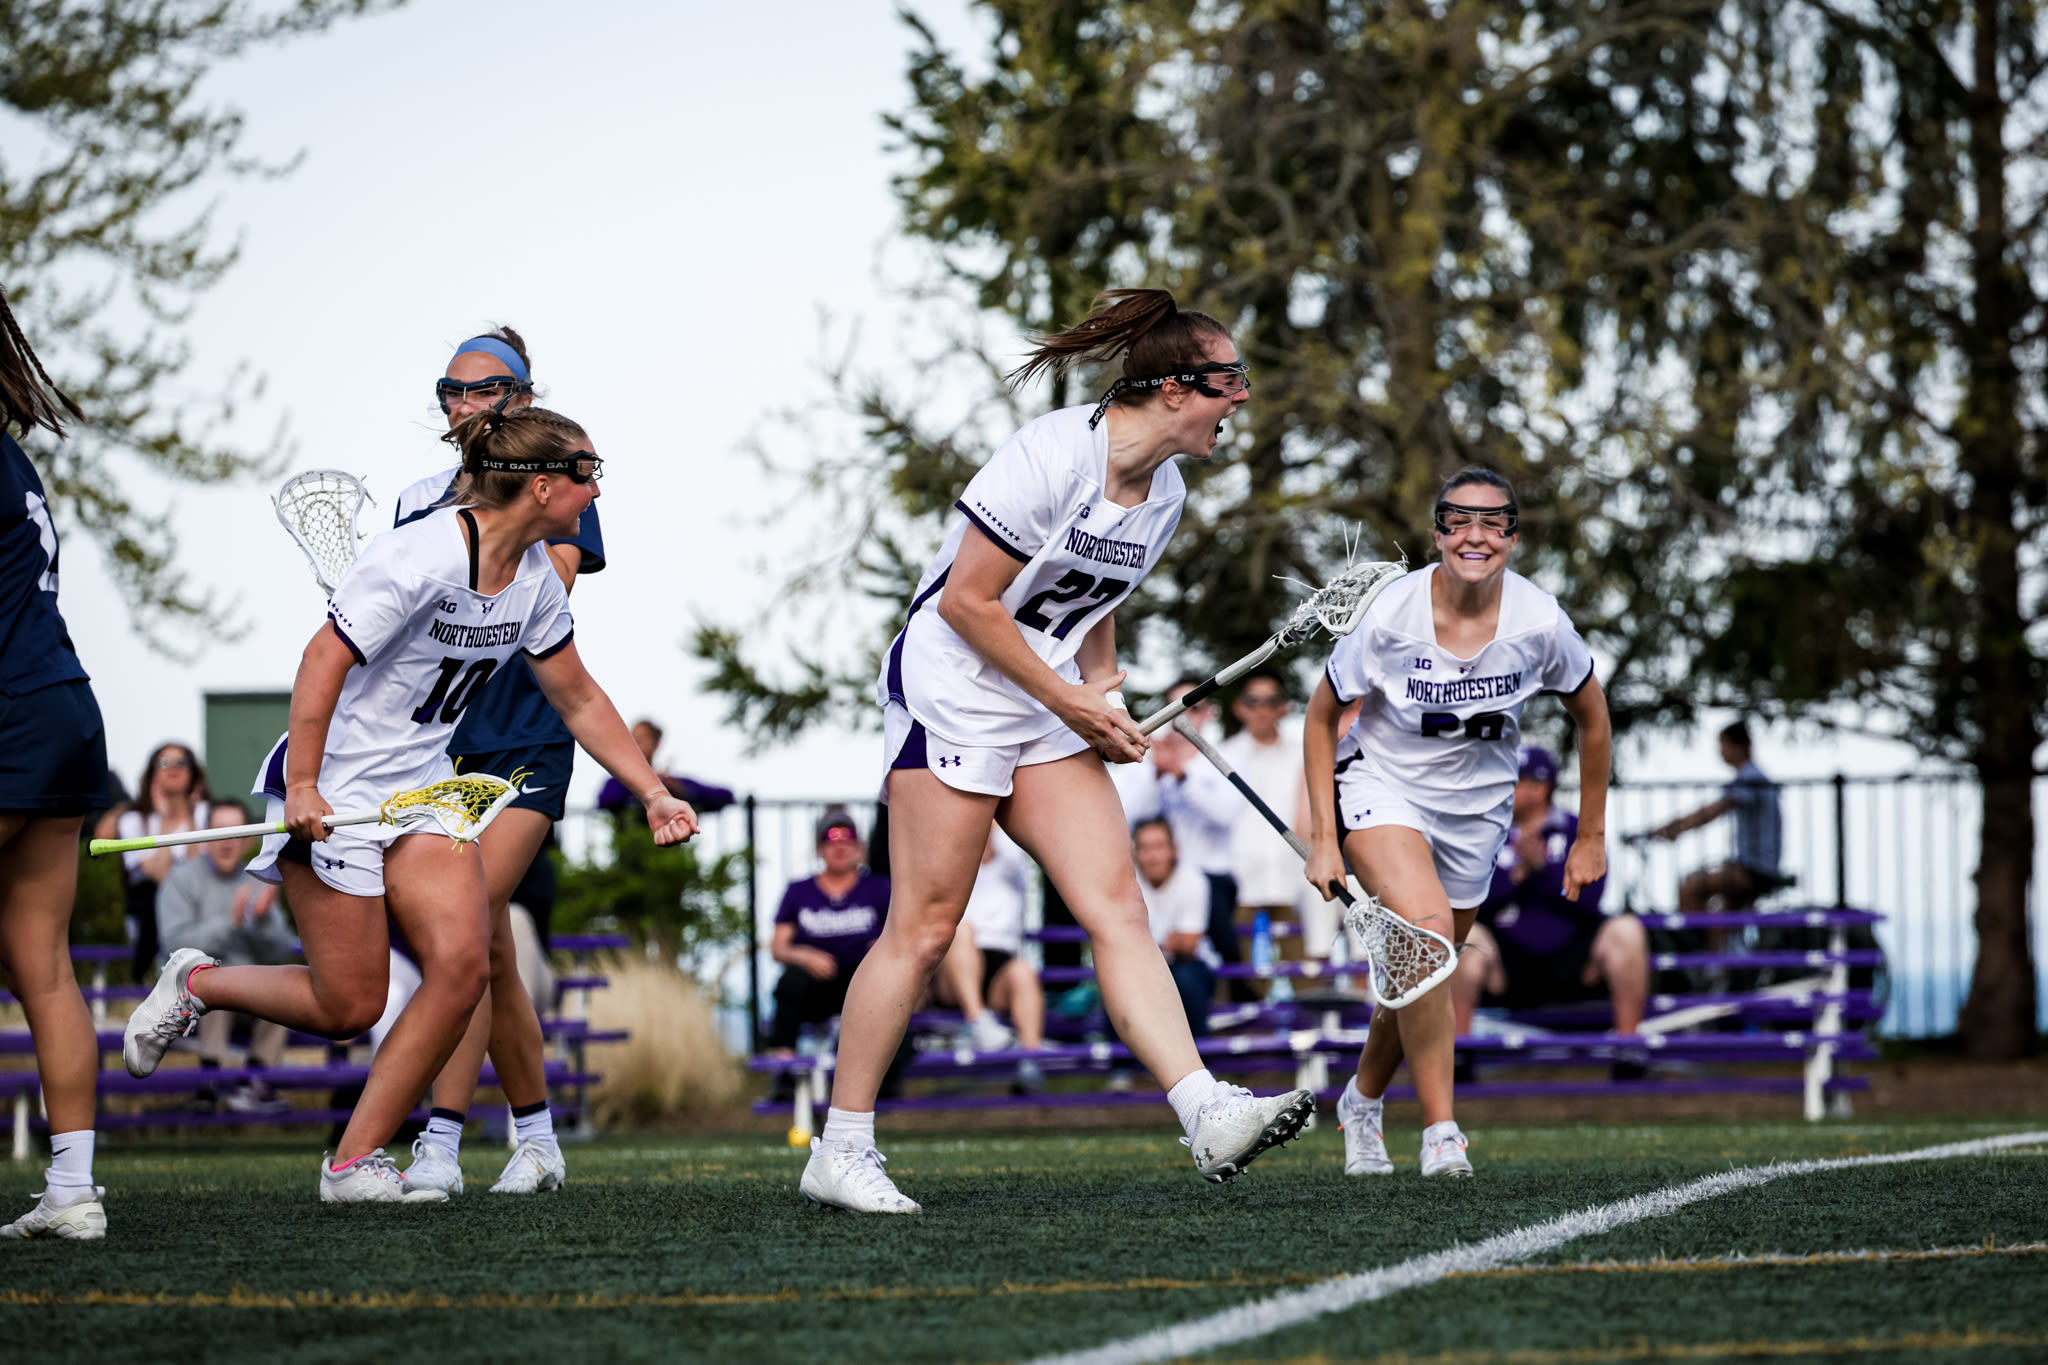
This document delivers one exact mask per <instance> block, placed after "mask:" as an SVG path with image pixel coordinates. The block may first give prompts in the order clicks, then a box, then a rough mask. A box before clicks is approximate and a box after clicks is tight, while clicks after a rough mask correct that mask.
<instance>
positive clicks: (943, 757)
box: [939, 754, 967, 768]
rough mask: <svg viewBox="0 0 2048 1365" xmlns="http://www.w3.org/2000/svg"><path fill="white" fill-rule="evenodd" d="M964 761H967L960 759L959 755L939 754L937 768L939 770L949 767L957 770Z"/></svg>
mask: <svg viewBox="0 0 2048 1365" xmlns="http://www.w3.org/2000/svg"><path fill="white" fill-rule="evenodd" d="M966 761H967V760H966V759H964V758H962V757H961V756H960V755H958V754H940V755H939V766H940V767H941V768H944V767H949V766H950V767H954V768H957V767H959V766H961V765H962V764H964V763H965V762H966Z"/></svg>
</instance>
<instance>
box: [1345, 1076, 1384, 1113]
mask: <svg viewBox="0 0 2048 1365" xmlns="http://www.w3.org/2000/svg"><path fill="white" fill-rule="evenodd" d="M1337 1103H1339V1104H1357V1105H1363V1106H1364V1107H1365V1108H1367V1109H1378V1108H1379V1107H1380V1106H1381V1105H1383V1104H1385V1103H1386V1097H1385V1096H1384V1095H1382V1096H1381V1097H1380V1098H1378V1099H1373V1098H1371V1097H1369V1096H1368V1095H1367V1094H1366V1093H1365V1092H1364V1091H1363V1090H1360V1089H1359V1088H1358V1075H1357V1073H1356V1072H1354V1073H1352V1076H1351V1079H1350V1080H1348V1081H1346V1082H1344V1094H1343V1095H1342V1097H1340V1098H1339V1099H1338V1101H1337Z"/></svg>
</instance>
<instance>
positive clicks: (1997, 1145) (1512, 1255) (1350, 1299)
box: [1035, 1132, 2048, 1365]
mask: <svg viewBox="0 0 2048 1365" xmlns="http://www.w3.org/2000/svg"><path fill="white" fill-rule="evenodd" d="M2043 1141H2048V1132H2034V1133H2007V1134H2004V1135H2002V1136H1999V1137H1989V1138H1978V1139H1975V1140H1973V1141H1970V1142H1951V1143H1946V1144H1944V1145H1942V1146H1939V1147H1922V1148H1920V1149H1918V1150H1917V1151H1911V1152H1890V1153H1883V1154H1879V1155H1876V1156H1852V1157H1832V1158H1828V1159H1825V1160H1817V1161H1792V1162H1785V1163H1783V1164H1779V1165H1772V1166H1745V1167H1742V1168H1740V1169H1738V1170H1733V1171H1724V1172H1722V1173H1721V1174H1720V1175H1710V1176H1704V1177H1702V1178H1700V1179H1698V1180H1694V1181H1690V1182H1688V1183H1686V1184H1683V1185H1673V1186H1670V1187H1668V1188H1666V1189H1662V1190H1654V1191H1652V1192H1651V1193H1649V1194H1639V1195H1633V1196H1631V1197H1630V1198H1627V1199H1620V1200H1616V1201H1615V1202H1614V1203H1612V1204H1601V1205H1598V1206H1596V1207H1594V1208H1590V1209H1585V1210H1582V1211H1581V1212H1579V1213H1569V1214H1566V1215H1565V1216H1564V1217H1562V1218H1553V1219H1552V1220H1551V1221H1549V1222H1548V1223H1538V1224H1536V1225H1535V1226H1533V1227H1526V1228H1517V1229H1515V1230H1514V1231H1513V1232H1504V1233H1502V1234H1501V1235H1500V1236H1498V1237H1489V1238H1487V1239H1486V1240H1485V1241H1483V1242H1478V1243H1474V1244H1473V1245H1471V1246H1458V1247H1452V1248H1451V1249H1450V1250H1448V1251H1437V1252H1431V1253H1430V1254H1429V1255H1427V1256H1417V1257H1414V1258H1413V1259H1411V1260H1406V1261H1402V1262H1401V1263H1400V1264H1398V1265H1391V1266H1386V1267H1384V1268H1382V1269H1379V1270H1368V1271H1366V1272H1364V1273H1363V1274H1358V1275H1340V1276H1338V1277H1337V1278H1336V1279H1333V1280H1325V1281H1324V1282H1323V1283H1321V1284H1317V1285H1310V1286H1309V1287H1308V1288H1306V1289H1295V1290H1289V1291H1287V1292H1285V1293H1280V1294H1274V1295H1272V1296H1270V1297H1268V1298H1264V1299H1259V1300H1256V1301H1254V1302H1252V1303H1245V1304H1239V1305H1238V1306H1237V1307H1235V1308H1227V1309H1225V1310H1224V1311H1222V1312H1220V1313H1212V1314H1210V1315H1209V1316H1208V1317H1205V1318H1196V1319H1194V1320H1193V1321H1192V1322H1184V1323H1181V1324H1179V1325H1178V1326H1174V1327H1162V1328H1159V1329H1158V1330H1156V1331H1151V1332H1145V1333H1141V1334H1140V1335H1138V1336H1134V1337H1128V1338H1126V1339H1124V1340H1123V1341H1113V1342H1110V1343H1109V1344H1108V1345H1106V1346H1098V1347H1095V1348H1094V1349H1093V1350H1088V1351H1075V1352H1072V1353H1071V1354H1068V1355H1059V1356H1042V1357H1040V1358H1039V1360H1038V1361H1037V1362H1035V1365H1142V1363H1143V1362H1147V1361H1154V1360H1173V1359H1177V1358H1179V1357H1181V1356H1190V1355H1195V1354H1197V1353H1198V1352H1202V1351H1213V1350H1216V1349H1217V1348H1218V1347H1222V1346H1231V1345H1235V1344H1236V1343H1238V1342H1241V1341H1250V1340H1252V1339H1253V1338H1255V1337H1262V1336H1265V1335H1267V1334H1268V1333H1271V1332H1277V1331H1279V1330H1280V1329H1281V1328H1283V1327H1293V1326H1295V1325H1296V1324H1298V1323H1303V1322H1307V1321H1309V1320H1310V1319H1311V1318H1318V1317H1321V1316H1323V1315H1324V1314H1325V1313H1341V1312H1343V1311H1344V1310H1345V1309H1347V1308H1355V1307H1356V1306H1358V1305H1359V1304H1361V1303H1370V1302H1372V1301H1373V1300H1375V1299H1383V1298H1386V1297H1387V1296H1389V1295H1391V1294H1398V1293H1400V1292H1401V1291H1402V1290H1404V1289H1414V1288H1417V1287H1418V1286H1421V1285H1426V1284H1433V1283H1435V1282H1436V1281H1438V1280H1441V1279H1443V1278H1444V1277H1445V1276H1446V1275H1449V1274H1451V1273H1452V1272H1453V1271H1461V1270H1462V1271H1468V1272H1469V1271H1475V1270H1490V1269H1492V1268H1493V1267H1495V1266H1502V1265H1510V1264H1513V1263H1514V1262H1516V1261H1522V1260H1526V1259H1528V1258H1529V1257H1531V1256H1535V1255H1538V1254H1540V1253H1542V1252H1545V1251H1549V1250H1551V1249H1552V1248H1553V1247H1558V1246H1562V1245H1563V1244H1564V1243H1566V1242H1570V1241H1573V1240H1575V1239H1577V1238H1580V1237H1590V1236H1593V1235H1595V1234H1597V1233H1602V1232H1611V1231H1613V1230H1614V1229H1615V1228H1618V1227H1623V1226H1626V1225H1627V1224H1629V1223H1639V1222H1641V1221H1642V1220H1644V1219H1645V1218H1661V1217H1663V1216H1664V1215H1665V1214H1667V1213H1674V1212H1676V1211H1677V1210H1679V1209H1682V1208H1684V1207H1685V1206H1686V1205H1687V1204H1697V1203H1699V1202H1701V1201H1702V1200H1706V1199H1714V1198H1718V1197H1719V1196H1721V1195H1724V1194H1728V1193H1731V1192H1732V1191H1735V1190H1745V1189H1750V1188H1752V1187H1754V1186H1757V1185H1764V1184H1768V1183H1769V1182H1771V1181H1773V1180H1779V1179H1783V1178H1784V1177H1785V1176H1788V1175H1810V1174H1812V1173H1814V1172H1816V1171H1840V1170H1847V1169H1849V1168H1851V1167H1857V1166H1894V1165H1899V1164H1901V1163H1904V1162H1908V1161H1945V1160H1948V1159H1950V1158H1953V1157H1962V1156H1983V1155H1985V1154H1986V1153H1988V1152H1995V1151H1998V1150H2000V1149H2002V1148H2006V1147H2020V1146H2025V1145H2027V1144H2030V1143H2038V1142H2043Z"/></svg>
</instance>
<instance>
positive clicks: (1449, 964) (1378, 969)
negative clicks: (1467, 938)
mask: <svg viewBox="0 0 2048 1365" xmlns="http://www.w3.org/2000/svg"><path fill="white" fill-rule="evenodd" d="M1344 928H1345V929H1346V931H1348V932H1349V933H1350V935H1351V946H1352V948H1353V949H1354V950H1355V951H1356V952H1357V953H1358V955H1359V956H1360V957H1362V958H1364V959H1365V962H1366V965H1367V967H1368V968H1369V969H1370V970H1371V972H1372V988H1373V994H1374V995H1375V996H1377V997H1378V998H1379V1002H1380V1003H1381V1004H1382V1005H1385V1006H1386V1007H1387V1008H1388V1009H1390V1010H1398V1009H1401V1008H1403V1007H1405V1006H1408V1005H1412V1004H1414V1003H1415V1002H1416V1001H1417V1000H1420V999H1421V998H1422V997H1423V996H1425V995H1427V994H1429V992H1430V991H1432V990H1434V989H1435V988H1436V987H1438V986H1440V985H1442V984H1443V983H1444V982H1445V981H1447V980H1449V979H1450V975H1451V973H1452V972H1455V971H1457V970H1458V950H1457V948H1456V947H1454V946H1453V945H1452V943H1451V941H1450V940H1449V939H1447V938H1445V937H1444V936H1443V935H1442V934H1439V933H1436V932H1434V931H1432V930H1429V929H1425V928H1423V927H1422V926H1421V925H1419V924H1411V923H1410V922H1409V921H1407V920H1405V919H1402V918H1401V917H1400V916H1399V915H1397V914H1395V913H1394V912H1393V911H1391V910H1389V909H1387V907H1386V906H1384V905H1381V904H1380V903H1379V902H1378V901H1377V900H1375V899H1374V898H1373V897H1372V896H1371V895H1369V894H1368V895H1361V896H1360V897H1359V898H1358V899H1357V900H1356V901H1353V902H1352V903H1351V906H1350V908H1348V909H1347V910H1345V912H1344Z"/></svg>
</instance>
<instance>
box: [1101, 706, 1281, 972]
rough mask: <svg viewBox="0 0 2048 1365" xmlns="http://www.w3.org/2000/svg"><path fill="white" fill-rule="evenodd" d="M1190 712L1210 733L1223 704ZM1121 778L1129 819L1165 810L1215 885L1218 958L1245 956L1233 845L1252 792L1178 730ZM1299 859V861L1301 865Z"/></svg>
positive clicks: (1211, 932) (1180, 843)
mask: <svg viewBox="0 0 2048 1365" xmlns="http://www.w3.org/2000/svg"><path fill="white" fill-rule="evenodd" d="M1194 685H1195V682H1194V680H1193V679H1183V680H1181V681H1180V682H1177V683H1175V684H1174V685H1173V687H1172V688H1171V689H1170V690H1169V691H1168V692H1167V694H1166V699H1167V700H1168V701H1179V700H1180V699H1181V697H1182V696H1183V695H1184V694H1185V693H1186V692H1187V691H1188V690H1189V689H1190V688H1192V687H1193V686H1194ZM1187 716H1188V720H1189V721H1190V722H1191V723H1192V724H1193V725H1194V726H1195V728H1196V729H1197V730H1200V731H1202V732H1203V733H1204V734H1208V733H1209V732H1210V730H1211V729H1212V727H1213V726H1214V724H1215V721H1216V708H1215V706H1214V705H1212V704H1211V703H1209V702H1206V701H1205V702H1201V703H1199V704H1197V705H1194V706H1190V707H1189V708H1188V710H1187ZM1115 776H1116V778H1117V790H1118V792H1119V794H1120V795H1122V797H1123V802H1124V816H1125V818H1126V819H1128V820H1129V821H1130V822H1131V823H1132V825H1133V826H1135V825H1136V824H1137V822H1138V821H1140V820H1147V819H1150V818H1152V817H1153V816H1157V815H1163V816H1165V817H1166V821H1167V823H1168V824H1170V825H1172V826H1173V842H1174V845H1175V847H1176V848H1177V849H1178V850H1179V854H1180V861H1181V863H1183V864H1185V865H1187V866H1189V867H1192V868H1193V869H1194V870H1195V871H1197V872H1199V873H1201V874H1202V877H1203V879H1204V880H1205V881H1206V882H1207V883H1208V887H1209V928H1208V933H1207V935H1206V938H1207V941H1208V943H1209V945H1210V948H1211V950H1212V951H1213V952H1214V953H1215V954H1216V959H1217V961H1219V962H1227V963H1236V962H1242V961H1244V945H1243V942H1242V941H1241V940H1240V939H1239V937H1238V933H1237V918H1236V916H1237V879H1236V877H1235V876H1233V875H1232V867H1231V847H1230V839H1231V827H1232V826H1233V825H1234V824H1236V822H1237V820H1238V818H1239V816H1241V815H1243V814H1244V813H1246V812H1247V811H1248V809H1249V808H1248V807H1247V806H1246V805H1245V802H1244V798H1243V797H1242V796H1239V795H1238V794H1237V789H1236V788H1235V787H1233V786H1231V785H1230V783H1229V781H1228V780H1227V779H1226V778H1225V777H1224V776H1223V774H1222V773H1220V772H1218V771H1216V768H1215V765H1213V764H1211V763H1210V762H1208V761H1207V760H1206V759H1204V758H1203V757H1202V755H1201V752H1200V751H1199V750H1198V749H1196V748H1195V746H1194V745H1192V744H1190V743H1189V742H1188V741H1187V740H1186V739H1184V738H1182V737H1181V735H1180V734H1179V733H1178V732H1176V731H1174V730H1171V729H1168V730H1162V731H1160V732H1159V733H1158V734H1157V735H1155V736H1154V737H1153V740H1152V751H1151V752H1150V753H1148V754H1146V755H1145V761H1144V762H1143V763H1134V764H1130V765H1129V766H1127V767H1122V768H1118V769H1117V770H1116V772H1115ZM1299 865H1300V864H1299V860H1297V861H1296V863H1295V866H1296V867H1297V868H1298V867H1299ZM1298 877H1299V873H1298V872H1296V871H1293V870H1290V873H1289V878H1290V881H1293V880H1296V879H1298ZM1231 998H1232V999H1234V1000H1235V999H1243V1000H1250V999H1253V998H1254V995H1253V993H1252V992H1251V990H1250V989H1249V983H1247V982H1241V981H1233V982H1232V983H1231Z"/></svg>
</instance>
